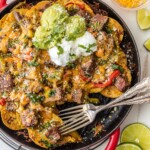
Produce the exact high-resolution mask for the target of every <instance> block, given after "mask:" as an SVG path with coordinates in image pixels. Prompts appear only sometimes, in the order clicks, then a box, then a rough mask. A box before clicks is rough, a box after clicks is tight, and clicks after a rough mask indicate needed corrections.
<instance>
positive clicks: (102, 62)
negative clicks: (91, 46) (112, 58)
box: [98, 60, 107, 66]
mask: <svg viewBox="0 0 150 150" xmlns="http://www.w3.org/2000/svg"><path fill="white" fill-rule="evenodd" d="M106 63H107V60H100V62H99V63H98V64H99V65H100V66H102V65H105V64H106Z"/></svg>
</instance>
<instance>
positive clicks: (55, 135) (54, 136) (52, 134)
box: [45, 127, 60, 143]
mask: <svg viewBox="0 0 150 150" xmlns="http://www.w3.org/2000/svg"><path fill="white" fill-rule="evenodd" d="M45 136H46V137H47V138H49V139H50V140H51V141H52V142H54V143H56V142H57V141H58V140H59V139H60V134H59V131H58V127H49V128H48V129H47V130H46V132H45Z"/></svg>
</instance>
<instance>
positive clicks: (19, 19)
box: [14, 11, 23, 22]
mask: <svg viewBox="0 0 150 150" xmlns="http://www.w3.org/2000/svg"><path fill="white" fill-rule="evenodd" d="M14 17H15V19H16V21H17V22H20V21H21V20H22V18H23V17H22V16H21V15H20V13H19V12H16V11H14Z"/></svg>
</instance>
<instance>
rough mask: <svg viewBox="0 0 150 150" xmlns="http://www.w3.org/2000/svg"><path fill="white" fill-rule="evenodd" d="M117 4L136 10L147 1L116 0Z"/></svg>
mask: <svg viewBox="0 0 150 150" xmlns="http://www.w3.org/2000/svg"><path fill="white" fill-rule="evenodd" d="M115 1H116V2H117V3H119V4H120V5H122V6H123V7H127V8H136V7H138V6H140V5H142V4H144V3H145V2H146V0H115Z"/></svg>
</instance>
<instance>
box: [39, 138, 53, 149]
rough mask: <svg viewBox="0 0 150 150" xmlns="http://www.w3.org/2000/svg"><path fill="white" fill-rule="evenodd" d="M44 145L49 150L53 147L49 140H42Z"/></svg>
mask: <svg viewBox="0 0 150 150" xmlns="http://www.w3.org/2000/svg"><path fill="white" fill-rule="evenodd" d="M41 142H42V143H44V145H45V146H46V147H47V148H51V147H52V146H53V145H52V144H51V143H49V142H48V141H47V140H41Z"/></svg>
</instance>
